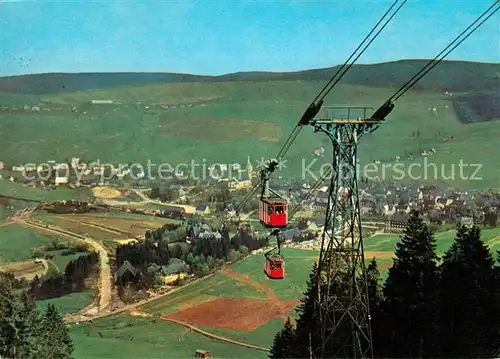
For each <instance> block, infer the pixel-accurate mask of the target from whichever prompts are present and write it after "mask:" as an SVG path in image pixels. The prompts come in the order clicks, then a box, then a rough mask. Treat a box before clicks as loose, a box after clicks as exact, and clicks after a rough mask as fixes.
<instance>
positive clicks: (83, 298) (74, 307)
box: [36, 290, 93, 315]
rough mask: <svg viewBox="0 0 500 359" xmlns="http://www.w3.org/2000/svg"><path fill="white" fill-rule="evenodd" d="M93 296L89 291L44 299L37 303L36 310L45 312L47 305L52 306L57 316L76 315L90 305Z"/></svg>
mask: <svg viewBox="0 0 500 359" xmlns="http://www.w3.org/2000/svg"><path fill="white" fill-rule="evenodd" d="M92 298H93V294H92V291H91V290H87V291H85V292H77V293H71V294H68V295H65V296H64V297H60V298H54V299H45V300H39V301H37V302H36V303H37V306H38V309H40V310H45V308H46V307H47V305H49V304H52V305H54V306H55V307H56V308H57V310H58V311H59V314H61V315H65V314H69V313H76V312H78V311H79V310H81V309H83V308H85V307H86V306H87V305H89V304H90V303H92Z"/></svg>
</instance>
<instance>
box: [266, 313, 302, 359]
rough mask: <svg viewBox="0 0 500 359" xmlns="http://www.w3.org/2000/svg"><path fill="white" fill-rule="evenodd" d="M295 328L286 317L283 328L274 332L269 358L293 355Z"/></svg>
mask: <svg viewBox="0 0 500 359" xmlns="http://www.w3.org/2000/svg"><path fill="white" fill-rule="evenodd" d="M294 344H295V329H294V328H293V326H292V323H291V322H290V318H287V320H286V322H285V325H284V326H283V329H281V331H280V332H278V333H277V334H276V336H275V337H274V342H273V345H272V347H271V351H270V354H269V358H271V359H292V358H295V357H296V356H295V355H294Z"/></svg>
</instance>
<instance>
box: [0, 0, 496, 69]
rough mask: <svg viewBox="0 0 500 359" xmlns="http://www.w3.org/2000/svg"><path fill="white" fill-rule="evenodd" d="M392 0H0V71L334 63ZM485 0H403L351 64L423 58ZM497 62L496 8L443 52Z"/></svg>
mask: <svg viewBox="0 0 500 359" xmlns="http://www.w3.org/2000/svg"><path fill="white" fill-rule="evenodd" d="M392 2H393V0H331V1H326V0H316V1H306V0H295V1H272V0H260V1H255V0H254V1H251V0H201V1H192V0H178V1H146V0H142V1H113V0H108V1H90V0H87V1H80V0H72V1H68V0H67V1H58V2H55V1H46V0H37V1H22V0H0V76H8V75H19V74H28V73H46V72H125V71H133V72H136V71H137V72H181V73H194V74H204V75H219V74H224V73H232V72H238V71H297V70H304V69H311V68H323V67H329V66H334V65H338V64H341V63H344V62H345V61H346V59H347V58H348V57H349V56H350V54H351V53H352V51H353V50H354V49H356V47H357V46H358V44H359V43H360V42H361V41H362V40H363V38H364V37H365V36H366V34H368V32H369V31H370V30H371V28H372V27H373V26H374V25H375V24H376V22H377V21H378V20H379V18H380V17H381V16H382V15H383V13H384V12H385V11H386V10H387V9H388V8H389V6H390V5H391V4H392ZM493 2H494V1H493V0H408V1H407V3H406V4H405V5H404V6H403V8H402V9H401V11H400V12H399V13H398V14H397V15H396V16H395V18H394V19H393V20H392V22H391V23H390V24H389V25H388V26H387V27H386V28H385V29H384V30H383V31H382V33H381V34H380V36H379V38H377V39H376V40H375V41H374V43H373V44H372V45H371V46H370V48H369V49H368V50H367V51H366V52H365V53H364V54H363V55H362V56H361V57H360V59H359V60H358V61H357V63H375V62H385V61H393V60H400V59H412V58H427V59H429V58H433V57H434V56H436V55H437V54H438V53H439V52H440V51H441V50H442V49H443V48H444V47H445V46H446V45H448V44H449V42H451V41H452V40H453V39H454V38H455V37H456V36H457V35H458V34H459V33H460V32H461V31H463V30H464V29H465V28H466V27H467V26H469V24H470V23H471V22H473V21H474V20H475V19H476V17H477V16H478V15H480V14H481V13H482V12H483V11H484V10H485V9H486V8H487V7H488V6H490V5H491V4H492V3H493ZM448 58H449V59H454V60H468V61H481V62H497V63H498V62H500V11H498V12H497V14H495V15H494V16H493V17H492V18H490V19H489V20H488V22H486V23H485V24H484V25H483V26H482V27H481V28H480V29H479V30H478V31H476V32H475V33H474V34H473V35H471V37H469V39H467V40H466V41H465V42H464V43H463V44H462V45H461V46H460V47H459V48H457V49H456V50H455V51H454V52H453V53H451V54H450V56H449V57H448Z"/></svg>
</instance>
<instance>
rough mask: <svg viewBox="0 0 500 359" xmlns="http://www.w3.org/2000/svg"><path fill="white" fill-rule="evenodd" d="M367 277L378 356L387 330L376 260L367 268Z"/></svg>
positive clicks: (372, 325)
mask: <svg viewBox="0 0 500 359" xmlns="http://www.w3.org/2000/svg"><path fill="white" fill-rule="evenodd" d="M366 277H367V278H366V279H367V285H368V301H369V305H370V316H371V323H370V324H371V332H372V340H373V350H374V353H375V354H377V353H378V352H377V348H379V344H380V345H383V340H384V335H385V332H386V330H385V324H384V320H383V316H382V314H381V307H380V305H381V303H382V285H381V283H380V272H379V270H378V265H377V261H376V259H375V258H373V259H372V260H371V261H370V263H369V264H368V266H367V267H366Z"/></svg>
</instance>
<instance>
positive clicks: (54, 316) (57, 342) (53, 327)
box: [42, 304, 73, 359]
mask: <svg viewBox="0 0 500 359" xmlns="http://www.w3.org/2000/svg"><path fill="white" fill-rule="evenodd" d="M42 323H43V325H44V326H45V327H46V328H50V331H48V333H46V337H47V339H48V340H47V342H49V343H50V346H49V347H48V348H47V351H46V353H45V356H44V358H46V359H66V358H71V354H72V353H73V343H72V341H71V338H70V336H69V331H68V328H67V327H66V325H65V324H64V321H63V318H62V317H61V316H60V315H59V313H58V312H57V309H56V308H55V307H54V305H52V304H49V305H48V306H47V309H46V311H45V314H44V317H43V320H42Z"/></svg>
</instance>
